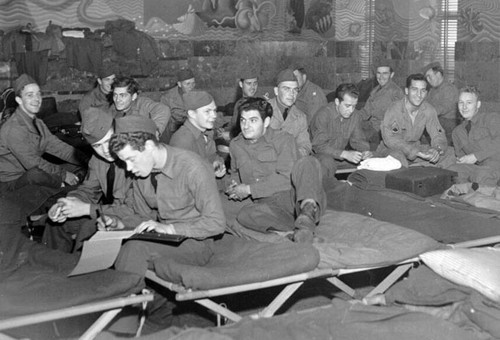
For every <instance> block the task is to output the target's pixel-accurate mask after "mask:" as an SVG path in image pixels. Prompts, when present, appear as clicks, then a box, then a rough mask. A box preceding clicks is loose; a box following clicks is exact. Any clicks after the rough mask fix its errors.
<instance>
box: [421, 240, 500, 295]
mask: <svg viewBox="0 0 500 340" xmlns="http://www.w3.org/2000/svg"><path fill="white" fill-rule="evenodd" d="M420 258H421V259H422V261H424V263H425V264H426V265H427V266H429V267H430V268H431V269H432V270H433V271H435V272H436V273H437V274H439V275H441V276H442V277H444V278H446V279H448V280H450V281H451V282H453V283H456V284H459V285H463V286H466V287H470V288H473V289H475V290H477V291H478V292H480V293H481V294H483V295H484V296H486V297H488V298H489V299H491V300H493V301H496V302H500V248H457V249H445V250H435V251H430V252H427V253H424V254H422V255H420Z"/></svg>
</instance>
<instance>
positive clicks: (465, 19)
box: [458, 7, 484, 36]
mask: <svg viewBox="0 0 500 340" xmlns="http://www.w3.org/2000/svg"><path fill="white" fill-rule="evenodd" d="M480 19H481V18H480V13H479V12H476V11H475V10H474V9H473V8H471V7H469V8H466V9H465V10H461V11H460V13H459V15H458V24H459V25H460V26H463V27H464V28H465V29H466V30H467V32H469V33H470V34H472V36H475V35H477V34H479V33H480V32H481V31H482V30H483V29H484V27H483V24H482V23H481V20H480Z"/></svg>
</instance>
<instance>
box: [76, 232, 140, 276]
mask: <svg viewBox="0 0 500 340" xmlns="http://www.w3.org/2000/svg"><path fill="white" fill-rule="evenodd" d="M133 234H134V231H133V230H120V231H98V232H97V233H95V234H94V236H92V237H91V238H90V239H89V240H88V241H85V242H84V244H83V250H82V255H81V256H80V261H78V264H77V265H76V267H75V268H74V269H73V271H72V272H71V273H70V274H69V275H68V276H73V275H80V274H85V273H91V272H95V271H98V270H104V269H107V268H109V267H111V266H112V265H113V263H115V260H116V257H117V256H118V252H119V251H120V247H121V245H122V240H123V239H124V238H129V237H130V236H132V235H133Z"/></svg>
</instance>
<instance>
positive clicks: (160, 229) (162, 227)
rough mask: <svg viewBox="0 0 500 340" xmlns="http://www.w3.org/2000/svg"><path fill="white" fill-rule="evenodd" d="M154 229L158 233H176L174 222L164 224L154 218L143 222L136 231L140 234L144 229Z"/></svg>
mask: <svg viewBox="0 0 500 340" xmlns="http://www.w3.org/2000/svg"><path fill="white" fill-rule="evenodd" d="M153 230H154V231H156V232H157V233H162V234H170V235H173V234H175V228H174V226H173V225H172V224H163V223H160V222H156V221H153V220H149V221H146V222H142V223H141V224H139V225H138V226H137V227H136V228H135V230H134V232H135V233H137V234H138V233H142V232H143V231H153Z"/></svg>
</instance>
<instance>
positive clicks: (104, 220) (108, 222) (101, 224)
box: [97, 215, 125, 231]
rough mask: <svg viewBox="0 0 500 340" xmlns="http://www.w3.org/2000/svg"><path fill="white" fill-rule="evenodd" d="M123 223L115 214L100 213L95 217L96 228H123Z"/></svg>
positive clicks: (105, 229) (108, 229)
mask: <svg viewBox="0 0 500 340" xmlns="http://www.w3.org/2000/svg"><path fill="white" fill-rule="evenodd" d="M124 228H125V225H124V224H123V222H122V221H121V220H120V219H119V218H118V217H116V216H108V215H102V216H101V217H99V218H98V219H97V230H100V231H110V230H113V229H124Z"/></svg>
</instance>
